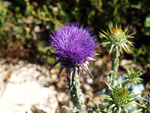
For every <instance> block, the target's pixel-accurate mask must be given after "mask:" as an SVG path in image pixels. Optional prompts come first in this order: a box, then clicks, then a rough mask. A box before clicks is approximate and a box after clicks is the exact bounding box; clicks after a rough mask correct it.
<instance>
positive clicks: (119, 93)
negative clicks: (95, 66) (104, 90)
mask: <svg viewBox="0 0 150 113" xmlns="http://www.w3.org/2000/svg"><path fill="white" fill-rule="evenodd" d="M107 85H108V86H109V90H110V95H109V96H108V95H107V96H106V100H107V102H108V104H107V107H106V108H107V112H109V111H112V113H123V112H127V113H128V112H129V107H130V108H133V109H135V107H134V106H133V105H134V104H135V103H133V102H134V98H135V97H136V96H137V95H133V94H132V92H133V89H132V90H130V88H129V87H127V86H122V83H121V82H120V83H119V82H118V84H117V86H115V87H112V86H111V85H109V84H107Z"/></svg>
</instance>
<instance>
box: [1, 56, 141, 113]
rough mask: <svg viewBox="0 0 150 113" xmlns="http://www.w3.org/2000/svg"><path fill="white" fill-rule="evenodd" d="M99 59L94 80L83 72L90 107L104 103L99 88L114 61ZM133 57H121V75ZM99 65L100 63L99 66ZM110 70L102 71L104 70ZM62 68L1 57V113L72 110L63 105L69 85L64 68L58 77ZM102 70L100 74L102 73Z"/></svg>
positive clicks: (60, 112)
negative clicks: (52, 67)
mask: <svg viewBox="0 0 150 113" xmlns="http://www.w3.org/2000/svg"><path fill="white" fill-rule="evenodd" d="M104 59H105V58H103V59H100V60H99V61H98V62H95V63H94V65H95V68H94V69H92V67H91V70H93V72H92V73H94V80H93V79H92V78H91V77H90V76H84V73H83V74H82V79H83V80H82V90H83V92H84V94H85V101H86V105H87V107H90V106H93V105H94V104H99V103H101V100H102V98H103V96H100V95H98V92H99V91H100V90H101V89H102V88H103V87H105V84H104V80H106V75H107V74H108V72H109V70H110V66H111V62H107V60H104ZM131 64H132V67H134V66H136V67H137V68H138V69H141V66H139V67H138V66H137V65H133V63H132V61H126V60H122V61H121V63H120V66H121V70H120V71H119V73H118V75H122V74H123V73H125V71H124V69H125V68H126V67H127V66H131ZM97 67H99V68H98V69H97ZM106 67H107V68H106ZM105 69H106V70H108V71H103V70H105ZM58 72H59V68H57V67H56V68H54V69H52V70H51V71H50V72H49V70H48V68H47V67H45V66H40V65H39V64H32V63H29V62H28V61H22V60H18V59H16V60H15V59H13V60H12V59H9V58H7V59H2V58H1V59H0V113H45V112H46V113H69V112H68V111H66V110H65V109H63V108H62V106H64V105H66V106H70V107H72V106H73V104H72V102H71V101H70V95H69V90H68V88H67V81H66V74H65V71H63V72H62V73H61V76H60V77H59V78H57V74H58ZM99 73H101V75H100V74H99Z"/></svg>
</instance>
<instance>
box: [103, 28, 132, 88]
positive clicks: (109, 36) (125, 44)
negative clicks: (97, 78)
mask: <svg viewBox="0 0 150 113" xmlns="http://www.w3.org/2000/svg"><path fill="white" fill-rule="evenodd" d="M132 35H133V34H130V35H128V29H127V28H126V29H125V30H124V31H123V30H122V29H121V27H120V28H118V27H117V26H116V27H115V28H112V29H111V28H109V30H108V31H107V32H105V31H103V33H100V36H102V37H104V38H106V40H105V42H104V43H103V44H104V45H106V46H108V47H109V46H110V51H109V53H113V59H112V68H111V71H110V73H109V76H108V82H109V83H110V84H111V85H112V86H114V82H115V79H116V77H117V75H116V72H117V70H118V66H119V56H120V54H121V53H122V52H123V50H124V51H125V52H129V51H130V47H131V46H133V43H132V42H131V41H129V40H128V39H129V38H133V36H132Z"/></svg>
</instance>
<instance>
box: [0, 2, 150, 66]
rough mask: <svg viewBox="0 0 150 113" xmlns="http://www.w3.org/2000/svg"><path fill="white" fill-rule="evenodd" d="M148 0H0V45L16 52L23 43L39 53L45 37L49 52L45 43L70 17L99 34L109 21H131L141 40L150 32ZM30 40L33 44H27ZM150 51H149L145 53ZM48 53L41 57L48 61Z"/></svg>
mask: <svg viewBox="0 0 150 113" xmlns="http://www.w3.org/2000/svg"><path fill="white" fill-rule="evenodd" d="M148 3H149V2H148V1H147V0H135V1H129V0H111V1H110V0H89V1H87V0H73V1H67V0H63V1H31V0H22V1H15V0H7V1H5V0H0V31H1V32H0V45H1V47H0V48H1V49H5V50H6V51H7V50H8V49H9V50H11V51H12V52H13V51H15V50H18V51H20V49H19V48H20V47H22V46H23V47H24V48H25V49H28V50H29V51H31V49H34V51H36V53H35V54H36V55H38V54H39V53H41V51H39V49H38V47H39V45H40V44H39V43H41V40H42V41H43V39H44V42H43V43H42V46H41V45H40V46H41V47H42V48H43V50H44V51H45V52H47V50H45V47H47V46H48V43H47V42H48V37H49V34H50V33H51V31H53V30H54V29H56V28H57V27H58V26H60V25H62V23H65V22H69V21H71V22H72V21H77V23H78V24H79V25H81V24H84V25H85V27H86V26H89V27H90V28H91V29H92V31H94V33H95V34H98V32H99V31H100V29H106V27H107V26H108V25H109V26H111V27H113V24H112V23H117V24H120V25H122V26H123V27H124V26H128V25H129V24H130V26H129V29H130V30H131V31H134V30H136V31H137V39H138V40H139V42H140V40H141V37H143V36H150V26H149V20H150V19H149V18H150V15H149V13H148V12H149V11H150V8H149V5H148ZM140 14H142V15H140ZM136 15H137V16H136ZM134 18H137V19H136V20H134ZM138 20H139V21H138ZM135 28H137V29H135ZM99 40H100V41H101V40H103V39H99ZM132 40H134V39H132ZM148 42H149V41H148ZM27 44H28V45H29V46H31V48H27V47H26V45H27ZM147 45H148V46H146V47H150V46H149V44H147ZM16 46H17V47H16ZM139 48H141V45H140V46H139ZM137 50H138V49H137ZM147 53H148V51H146V53H145V54H147ZM44 55H45V54H44ZM136 56H137V57H136ZM47 57H49V56H48V55H45V57H44V58H43V54H41V56H40V58H41V60H42V61H43V60H44V61H47V59H48V58H47ZM142 57H143V56H138V54H136V53H135V55H134V56H133V58H134V59H139V58H142ZM144 65H145V64H144Z"/></svg>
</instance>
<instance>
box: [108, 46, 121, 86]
mask: <svg viewBox="0 0 150 113" xmlns="http://www.w3.org/2000/svg"><path fill="white" fill-rule="evenodd" d="M119 56H120V48H119V47H116V48H115V50H114V53H113V59H112V68H111V72H110V73H109V79H108V81H109V83H110V84H111V85H112V86H114V84H115V80H116V78H117V75H116V73H117V71H118V67H119Z"/></svg>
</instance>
